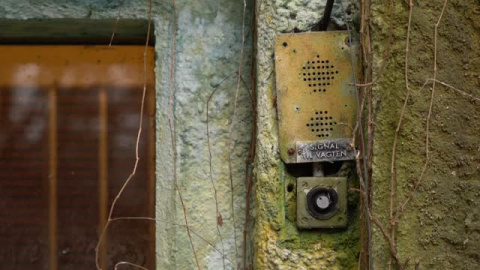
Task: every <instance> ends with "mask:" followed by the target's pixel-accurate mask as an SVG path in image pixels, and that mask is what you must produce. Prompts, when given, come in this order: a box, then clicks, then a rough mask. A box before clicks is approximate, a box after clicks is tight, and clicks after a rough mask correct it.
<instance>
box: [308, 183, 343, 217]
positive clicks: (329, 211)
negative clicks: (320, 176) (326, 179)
mask: <svg viewBox="0 0 480 270" xmlns="http://www.w3.org/2000/svg"><path fill="white" fill-rule="evenodd" d="M337 203H338V194H337V192H336V191H335V190H334V189H332V188H324V187H315V188H312V189H311V190H310V191H309V192H308V194H307V210H308V212H309V213H310V215H312V216H313V217H314V218H317V219H328V218H330V217H332V216H333V215H335V213H336V210H337Z"/></svg>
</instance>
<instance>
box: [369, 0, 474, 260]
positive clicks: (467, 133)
mask: <svg viewBox="0 0 480 270" xmlns="http://www.w3.org/2000/svg"><path fill="white" fill-rule="evenodd" d="M443 3H444V1H440V0H437V1H429V2H428V3H427V2H423V1H420V2H415V1H414V11H413V16H412V31H411V40H410V52H409V71H408V74H409V82H410V87H411V88H412V94H411V96H410V98H409V99H408V102H407V109H406V112H405V117H404V121H403V125H402V129H401V133H400V136H399V141H398V147H397V155H396V179H397V183H396V196H395V200H396V201H397V203H402V202H404V201H405V199H406V197H407V196H408V194H409V193H410V192H411V190H412V187H413V185H414V183H415V181H417V180H418V178H419V175H420V172H421V170H422V167H423V164H424V162H425V130H426V117H427V114H428V107H429V103H430V97H431V90H432V86H431V84H429V85H427V86H426V87H425V88H423V89H422V88H421V87H422V85H423V84H424V83H425V81H426V80H427V79H429V78H432V76H433V55H434V24H435V23H436V22H437V20H438V17H439V15H440V12H441V8H442V6H443ZM479 7H480V6H479V3H478V1H473V0H471V1H455V0H453V1H448V3H447V6H446V9H445V13H444V15H443V17H442V20H441V22H440V24H439V28H438V33H439V35H438V44H437V63H438V64H437V65H438V75H437V79H438V80H440V81H443V82H445V83H447V84H449V85H453V86H454V87H456V88H457V89H462V91H465V92H466V93H468V94H470V95H474V96H476V97H478V95H479V94H480V92H479V91H478V90H479V83H480V77H479V73H478V70H479V69H480V60H479V58H478V55H479V53H480V45H479V44H480V43H479V40H480V34H479V33H480V31H479V30H480V25H479V24H478V19H474V18H478V16H479ZM407 19H408V6H407V5H405V4H404V3H401V2H397V3H395V6H394V18H393V35H394V36H393V44H392V46H391V48H392V53H391V58H390V62H389V65H388V67H387V69H386V71H385V73H384V74H383V76H382V78H381V80H380V81H379V83H378V84H377V86H376V87H375V88H374V95H375V100H376V104H377V108H376V111H377V112H376V115H377V118H376V122H375V123H376V127H377V129H376V134H375V149H374V152H375V153H374V167H373V171H374V176H373V191H374V194H373V213H374V215H376V216H377V217H378V218H379V219H380V220H381V222H382V223H383V224H384V226H385V227H386V228H387V229H388V228H389V226H388V224H389V214H388V212H389V210H388V208H389V200H390V195H389V194H390V182H389V181H390V157H391V150H392V144H393V137H394V133H395V127H396V124H397V122H398V119H399V116H400V110H401V106H402V104H403V101H404V98H405V94H406V87H405V82H404V80H405V78H404V65H405V61H404V57H405V44H406V43H405V41H406V24H407ZM390 23H391V22H390V20H389V13H388V3H383V2H382V3H380V2H375V3H372V26H373V29H372V30H373V34H372V40H373V48H374V50H375V54H376V55H377V57H375V58H374V59H375V60H374V64H375V66H376V67H377V68H376V69H374V77H376V76H378V74H379V73H378V71H379V69H378V68H379V67H380V66H381V62H382V61H383V59H382V56H383V52H384V51H385V50H386V48H387V46H388V45H387V44H388V43H387V40H388V34H389V30H388V29H389V27H390ZM479 119H480V112H479V110H478V101H475V100H474V99H472V98H469V97H468V96H465V95H462V94H461V93H459V92H458V91H454V90H452V89H449V88H447V87H445V86H442V85H441V84H437V85H436V88H435V96H434V100H433V111H432V117H431V123H430V134H429V136H430V157H431V158H430V162H429V166H428V169H427V171H426V174H425V178H424V179H423V181H422V182H421V184H420V187H419V189H418V191H417V192H416V193H415V195H414V196H413V199H412V201H411V203H410V204H409V205H408V206H407V208H406V210H405V213H404V215H403V216H402V217H401V218H400V220H399V222H398V225H397V230H396V244H397V249H398V253H399V256H400V258H402V260H407V258H409V259H410V268H409V269H413V264H415V263H416V262H417V261H418V262H419V263H420V269H477V268H478V265H479V264H480V257H479V256H478V254H479V251H480V244H479V243H480V242H479V240H480V234H479V231H478V224H479V220H480V212H479V209H480V208H479V204H480V203H479V200H478V195H479V194H480V185H479V183H480V182H479V179H480V177H479V176H480V172H479V168H480V163H479V160H480V156H479V152H478V149H479V148H480V145H479V142H478V134H479V132H480V130H479V125H478V123H479ZM395 208H396V207H395ZM373 243H374V246H373V247H374V252H373V255H374V263H375V268H376V269H384V268H386V267H387V263H388V260H389V251H388V245H387V243H386V242H385V240H384V239H383V237H382V235H381V233H380V231H379V230H378V229H377V228H374V239H373Z"/></svg>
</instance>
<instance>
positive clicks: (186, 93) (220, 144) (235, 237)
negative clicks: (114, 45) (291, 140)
mask: <svg viewBox="0 0 480 270" xmlns="http://www.w3.org/2000/svg"><path fill="white" fill-rule="evenodd" d="M120 2H122V1H110V0H75V1H60V0H41V1H28V0H3V1H1V3H0V18H3V19H54V18H71V19H111V23H112V27H113V24H114V21H115V18H116V16H117V12H118V8H119V3H120ZM123 2H124V4H123V7H122V12H121V17H122V18H131V19H147V18H148V1H147V0H145V1H139V0H134V1H123ZM153 2H154V3H153V5H154V7H153V23H154V26H155V51H156V68H155V73H156V91H157V122H156V126H157V162H156V172H157V189H156V196H157V205H156V214H157V218H158V219H159V220H162V221H168V222H175V223H178V224H183V223H184V220H183V211H182V207H181V205H180V203H179V197H178V193H177V191H176V190H175V188H174V184H173V153H172V147H171V145H172V141H171V138H170V131H169V128H168V121H167V112H168V100H169V91H170V80H169V77H170V59H171V54H170V52H171V46H172V42H171V41H172V22H173V15H172V6H171V2H170V1H153ZM242 10H243V3H242V1H237V0H228V1H227V0H225V1H213V0H208V1H188V0H181V1H177V14H178V27H177V28H178V31H177V35H176V47H175V51H176V61H175V70H176V71H175V74H174V78H175V85H174V88H175V96H174V100H175V107H174V115H175V125H176V137H175V141H176V151H177V153H178V156H177V160H176V163H177V179H178V184H179V187H180V190H181V193H182V196H183V200H184V203H185V207H186V211H187V214H188V219H189V223H190V226H191V228H192V229H193V230H195V232H196V233H198V234H199V235H200V236H202V237H203V238H204V239H205V240H207V241H208V242H209V243H210V244H211V245H213V246H215V247H216V248H217V249H218V250H220V251H222V252H224V253H225V256H226V257H228V258H229V259H230V260H231V261H233V264H234V265H232V264H231V263H229V262H228V261H227V262H225V264H226V268H227V269H232V268H234V267H235V268H236V267H237V265H236V264H238V263H240V262H241V261H242V260H241V258H242V251H241V250H242V238H243V237H242V230H243V224H244V218H245V198H244V197H245V184H244V175H243V173H244V168H245V155H246V151H247V148H248V143H249V140H250V130H251V127H252V112H251V107H250V98H249V95H248V93H247V91H246V89H245V87H244V86H243V84H242V85H240V92H239V99H238V104H237V107H238V108H237V114H236V123H235V129H234V131H233V136H232V137H233V141H232V144H231V145H232V147H233V150H232V149H231V148H229V144H228V141H229V133H228V126H229V123H230V121H231V116H232V112H233V105H234V98H235V91H236V88H237V87H236V85H237V84H236V81H237V80H236V76H231V77H229V79H227V80H226V81H225V82H223V83H222V84H221V85H220V82H222V81H223V80H224V79H225V78H227V77H228V75H230V74H232V73H233V72H236V71H237V70H238V66H239V64H240V63H239V60H240V49H241V44H242ZM249 10H251V7H249V9H248V10H247V12H248V14H250V11H249ZM248 20H249V18H248V16H247V22H246V24H247V25H246V31H247V34H246V40H245V55H244V57H243V62H242V63H241V66H242V72H243V73H244V78H245V80H246V81H247V82H249V81H250V79H249V76H248V75H249V70H250V64H249V61H250V47H251V46H250V44H251V43H250V34H249V33H248V32H249V31H248V29H249V28H248V24H249V21H248ZM0 31H1V30H0ZM145 34H146V33H145ZM219 85H220V86H219ZM217 86H219V88H218V90H217V92H216V94H215V95H214V96H213V98H212V100H211V103H210V112H209V113H210V117H211V118H210V142H211V145H212V169H213V181H214V182H215V185H216V188H217V190H218V197H217V199H218V202H219V206H220V209H219V211H220V213H221V215H222V217H223V226H222V227H221V228H220V234H221V238H222V241H221V240H220V237H219V234H218V232H217V227H216V224H217V215H216V211H215V198H214V192H213V188H212V183H211V179H210V174H209V172H210V171H209V168H210V167H209V159H208V157H209V155H208V149H207V136H206V108H207V104H206V102H207V99H208V97H209V96H210V94H211V93H212V92H213V90H214V89H215V88H216V87H217ZM229 154H231V162H232V164H231V165H232V175H233V194H232V189H231V186H230V178H229V167H228V162H227V160H228V155H229ZM125 177H127V176H125ZM232 199H233V202H232ZM232 205H233V208H234V209H233V211H232V208H231V206H232ZM233 213H235V219H234V218H233ZM170 224H171V223H164V222H158V223H157V239H156V246H157V265H158V269H194V268H195V261H194V256H193V253H192V249H191V246H190V243H189V241H188V238H187V235H186V231H185V229H184V228H183V227H178V226H173V225H170ZM234 228H235V229H234ZM234 232H235V233H234ZM209 243H206V242H205V241H203V240H201V239H200V238H199V237H196V236H193V244H194V247H195V250H196V252H197V255H198V258H199V262H200V265H201V267H202V268H205V269H221V268H222V267H223V259H222V256H221V255H220V254H219V253H218V252H217V251H215V249H214V248H212V247H211V246H210V244H209Z"/></svg>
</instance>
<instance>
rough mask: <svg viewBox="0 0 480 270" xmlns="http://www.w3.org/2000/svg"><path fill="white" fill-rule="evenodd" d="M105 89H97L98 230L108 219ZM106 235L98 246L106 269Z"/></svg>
mask: <svg viewBox="0 0 480 270" xmlns="http://www.w3.org/2000/svg"><path fill="white" fill-rule="evenodd" d="M107 95H108V94H107V91H106V90H105V89H104V88H102V89H100V91H99V105H100V110H99V120H100V136H99V137H100V143H99V149H98V153H99V181H100V184H99V188H100V190H99V195H100V198H99V202H100V203H99V213H100V224H99V232H101V231H102V230H103V228H104V227H105V225H106V224H107V219H108V96H107ZM106 246H107V236H106V235H105V237H104V239H103V242H102V245H101V246H100V265H101V267H102V269H106V258H107V250H106Z"/></svg>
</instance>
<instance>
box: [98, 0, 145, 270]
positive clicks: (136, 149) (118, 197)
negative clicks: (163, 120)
mask: <svg viewBox="0 0 480 270" xmlns="http://www.w3.org/2000/svg"><path fill="white" fill-rule="evenodd" d="M151 26H152V0H149V10H148V28H147V38H146V41H145V50H144V52H143V91H142V101H141V106H140V120H139V123H138V133H137V139H136V143H135V163H134V166H133V170H132V173H131V174H130V175H129V176H128V178H127V180H126V181H125V182H124V183H123V185H122V187H121V188H120V191H119V192H118V193H117V195H116V196H115V199H113V202H112V205H111V207H110V211H109V213H108V220H107V223H106V224H105V226H104V227H103V229H102V232H101V233H100V238H99V240H98V243H97V246H96V247H95V265H96V267H97V269H102V268H101V266H100V263H99V251H100V246H101V244H102V240H103V238H104V237H105V233H106V231H107V228H108V226H109V225H110V223H111V222H112V216H113V210H115V206H116V204H117V202H118V200H119V199H120V197H121V196H122V194H123V191H124V190H125V188H126V187H127V186H128V184H129V183H130V181H131V180H132V178H133V177H134V176H135V174H136V172H137V166H138V162H139V160H140V157H139V154H138V153H139V144H140V137H141V135H142V125H143V111H144V108H145V95H146V92H147V49H148V42H149V39H150V31H151ZM114 34H115V32H114ZM114 34H113V35H114ZM113 35H112V37H113Z"/></svg>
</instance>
